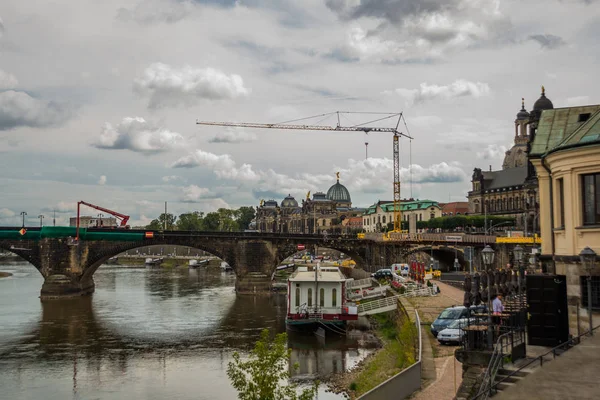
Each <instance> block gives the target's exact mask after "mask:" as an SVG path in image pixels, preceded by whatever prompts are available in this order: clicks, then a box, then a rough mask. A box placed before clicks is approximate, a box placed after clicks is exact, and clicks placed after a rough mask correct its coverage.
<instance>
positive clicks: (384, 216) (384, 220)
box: [383, 215, 385, 224]
mask: <svg viewBox="0 0 600 400" xmlns="http://www.w3.org/2000/svg"><path fill="white" fill-rule="evenodd" d="M383 223H384V224H385V215H384V216H383Z"/></svg>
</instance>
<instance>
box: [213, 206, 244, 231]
mask: <svg viewBox="0 0 600 400" xmlns="http://www.w3.org/2000/svg"><path fill="white" fill-rule="evenodd" d="M217 213H218V214H219V230H220V231H224V232H231V231H237V230H239V227H238V224H237V222H236V221H235V217H236V211H234V210H230V209H228V208H219V209H218V210H217Z"/></svg>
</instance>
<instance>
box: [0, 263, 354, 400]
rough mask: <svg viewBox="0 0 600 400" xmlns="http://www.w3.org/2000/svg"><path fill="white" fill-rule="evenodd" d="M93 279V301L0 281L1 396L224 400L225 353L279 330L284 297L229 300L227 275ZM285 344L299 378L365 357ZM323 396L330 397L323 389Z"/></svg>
mask: <svg viewBox="0 0 600 400" xmlns="http://www.w3.org/2000/svg"><path fill="white" fill-rule="evenodd" d="M20 268H21V270H27V268H29V267H28V266H22V267H20ZM0 269H2V267H1V266H0ZM17 270H19V268H17ZM17 272H19V271H17ZM34 272H35V273H37V271H35V270H34ZM95 281H96V293H95V294H94V295H93V296H89V297H81V298H77V299H69V300H60V301H51V302H43V303H40V301H39V299H38V298H37V296H38V295H39V288H40V284H41V279H39V277H38V276H37V275H34V274H30V273H21V274H20V275H18V277H17V278H15V279H12V281H10V282H9V281H4V282H3V281H0V304H2V305H3V307H4V311H0V387H2V396H6V398H11V399H18V398H44V399H50V400H54V399H57V400H58V399H61V400H63V399H65V398H74V399H79V398H99V399H124V398H148V399H164V398H180V399H187V398H194V399H231V398H235V397H236V394H235V391H234V390H233V388H232V387H231V385H230V384H229V380H228V378H227V376H226V368H227V363H228V362H229V361H230V360H231V354H232V352H233V351H242V352H245V351H247V350H249V349H251V348H252V347H253V346H254V343H255V342H256V340H257V339H258V338H259V336H260V331H261V330H262V329H264V328H268V329H269V330H271V332H283V331H285V312H286V297H285V296H284V295H281V296H273V297H238V296H236V295H235V292H234V290H233V286H234V283H235V276H234V275H232V274H231V273H224V272H221V271H220V270H218V269H215V270H212V271H211V270H210V269H209V270H206V269H198V270H193V269H192V270H189V269H188V268H173V269H165V268H159V269H146V268H123V267H119V266H103V267H101V268H100V269H99V270H98V271H97V272H96V276H95ZM32 320H33V322H32ZM289 345H290V347H291V348H292V362H297V363H298V364H299V366H300V369H299V370H298V371H295V372H294V376H295V377H296V378H298V379H301V380H304V379H312V378H314V377H319V378H323V377H325V376H327V375H329V374H332V373H336V372H339V371H342V370H343V369H345V368H347V367H349V366H351V365H352V364H353V363H354V362H357V361H358V360H359V359H360V357H362V356H363V355H364V352H365V351H366V350H364V349H361V348H360V346H358V344H357V342H356V340H352V339H345V338H340V339H336V340H333V339H330V338H327V340H326V341H325V342H321V343H320V344H319V343H317V342H316V341H315V338H314V337H310V336H309V337H299V336H290V339H289ZM327 398H330V399H333V398H338V397H337V396H336V395H333V394H325V393H324V390H323V394H322V395H320V399H327Z"/></svg>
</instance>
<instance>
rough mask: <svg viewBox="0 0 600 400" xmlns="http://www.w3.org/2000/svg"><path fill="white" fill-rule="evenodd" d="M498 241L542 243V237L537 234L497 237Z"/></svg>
mask: <svg viewBox="0 0 600 400" xmlns="http://www.w3.org/2000/svg"><path fill="white" fill-rule="evenodd" d="M496 243H514V244H517V243H522V244H541V243H542V238H541V237H539V236H537V235H536V236H534V237H497V238H496Z"/></svg>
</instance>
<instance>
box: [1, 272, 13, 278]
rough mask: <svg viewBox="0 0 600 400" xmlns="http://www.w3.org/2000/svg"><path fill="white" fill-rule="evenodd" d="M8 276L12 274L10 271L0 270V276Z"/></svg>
mask: <svg viewBox="0 0 600 400" xmlns="http://www.w3.org/2000/svg"><path fill="white" fill-rule="evenodd" d="M9 276H12V274H11V273H10V272H2V271H0V278H8V277H9Z"/></svg>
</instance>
